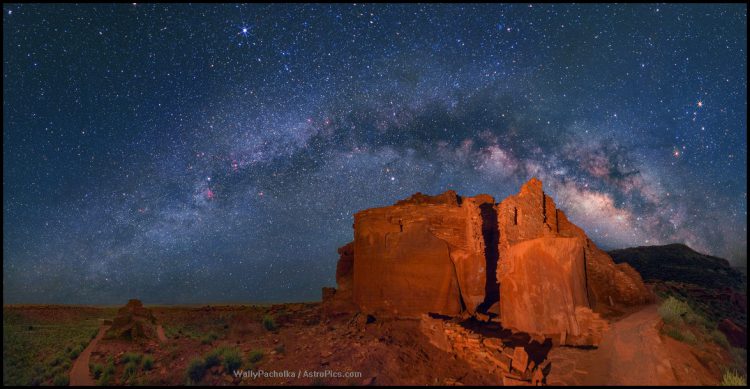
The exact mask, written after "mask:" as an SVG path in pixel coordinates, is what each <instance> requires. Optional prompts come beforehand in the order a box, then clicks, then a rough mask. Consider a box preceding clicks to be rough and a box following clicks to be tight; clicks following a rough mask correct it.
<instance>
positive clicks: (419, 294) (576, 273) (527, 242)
mask: <svg viewBox="0 0 750 389" xmlns="http://www.w3.org/2000/svg"><path fill="white" fill-rule="evenodd" d="M339 254H340V259H339V262H338V265H337V268H336V282H337V286H338V288H336V289H334V288H324V290H323V309H324V312H327V313H329V314H330V313H336V312H354V311H359V312H362V313H364V314H368V315H373V316H375V317H398V318H420V317H424V314H437V315H446V316H451V317H462V318H468V317H471V316H473V317H475V318H477V319H479V320H483V321H487V320H496V321H499V322H501V323H502V327H503V328H507V329H512V330H514V331H519V332H525V333H528V334H532V335H533V336H541V337H542V338H544V337H547V338H552V339H555V341H556V343H558V342H559V344H566V345H578V346H582V345H597V344H598V343H599V341H600V340H601V336H602V333H603V331H604V330H605V329H606V328H607V323H606V321H605V320H603V319H602V318H601V317H600V314H604V313H608V312H609V311H612V310H616V309H617V308H616V307H623V306H631V305H637V304H643V303H646V302H648V301H651V300H652V298H653V297H652V295H651V293H650V292H649V290H648V289H647V288H646V286H645V285H644V283H643V280H642V279H641V276H640V274H638V272H636V271H635V270H634V269H633V268H632V267H630V266H629V265H627V264H624V263H622V264H615V263H614V262H613V261H612V258H610V256H609V255H608V254H607V253H606V252H604V251H602V250H600V249H599V248H598V247H596V245H595V244H594V243H593V242H592V241H591V240H590V239H589V238H588V237H587V236H586V233H585V232H584V231H583V230H582V229H581V228H579V227H578V226H576V225H574V224H573V223H571V222H570V221H569V220H568V219H567V217H566V216H565V213H563V212H562V211H561V210H559V209H557V207H556V206H555V203H554V201H553V200H552V198H550V197H549V196H547V195H546V194H545V193H544V191H543V189H542V182H541V181H539V180H538V179H536V178H532V179H531V180H530V181H528V182H527V183H526V184H524V185H523V186H522V187H521V191H520V192H519V193H518V194H516V195H513V196H510V197H508V198H506V199H505V200H503V201H501V202H500V203H495V200H494V198H493V197H491V196H489V195H485V194H482V195H478V196H474V197H461V196H459V195H457V194H456V192H454V191H447V192H445V193H443V194H440V195H437V196H427V195H424V194H421V193H417V194H415V195H413V196H411V197H410V198H408V199H406V200H402V201H398V202H397V203H396V204H394V205H392V206H387V207H382V208H372V209H366V210H363V211H360V212H358V213H356V214H355V215H354V241H353V242H350V243H349V244H347V245H345V246H343V247H341V248H339Z"/></svg>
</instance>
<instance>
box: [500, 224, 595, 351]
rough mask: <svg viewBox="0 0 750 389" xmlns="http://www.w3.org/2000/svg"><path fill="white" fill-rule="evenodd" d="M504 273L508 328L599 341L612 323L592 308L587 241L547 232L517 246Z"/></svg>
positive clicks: (565, 339) (503, 315)
mask: <svg viewBox="0 0 750 389" xmlns="http://www.w3.org/2000/svg"><path fill="white" fill-rule="evenodd" d="M502 261H503V263H502V265H501V267H502V269H501V271H500V272H499V273H498V274H499V277H500V278H499V281H500V285H501V293H500V296H501V297H500V312H501V318H502V323H503V326H504V327H507V328H513V329H517V330H521V331H524V332H528V333H533V334H544V335H546V336H554V337H559V339H561V341H560V343H561V344H571V345H577V344H585V345H596V344H598V343H599V341H600V340H601V336H602V332H603V330H604V329H606V322H604V321H603V320H601V319H600V318H599V317H598V315H597V314H595V313H593V312H592V311H591V309H589V300H588V295H587V290H586V274H585V272H586V268H585V264H584V262H585V256H584V242H583V241H582V239H581V238H577V237H572V238H562V237H555V236H546V237H542V238H536V239H529V240H524V241H521V242H518V243H516V244H514V245H511V246H510V247H509V248H508V249H506V251H505V252H504V254H503V260H502Z"/></svg>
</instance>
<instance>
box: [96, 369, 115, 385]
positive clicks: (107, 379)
mask: <svg viewBox="0 0 750 389" xmlns="http://www.w3.org/2000/svg"><path fill="white" fill-rule="evenodd" d="M112 374H114V373H110V372H109V370H106V369H105V370H104V372H103V373H102V376H101V377H99V381H97V384H98V385H100V386H110V385H112Z"/></svg>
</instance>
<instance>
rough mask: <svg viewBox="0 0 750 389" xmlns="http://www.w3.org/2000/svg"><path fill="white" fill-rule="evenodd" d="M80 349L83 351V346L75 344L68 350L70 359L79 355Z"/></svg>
mask: <svg viewBox="0 0 750 389" xmlns="http://www.w3.org/2000/svg"><path fill="white" fill-rule="evenodd" d="M81 351H83V347H81V346H76V347H74V348H73V349H72V350H71V351H70V354H69V355H70V359H76V358H78V356H79V355H81Z"/></svg>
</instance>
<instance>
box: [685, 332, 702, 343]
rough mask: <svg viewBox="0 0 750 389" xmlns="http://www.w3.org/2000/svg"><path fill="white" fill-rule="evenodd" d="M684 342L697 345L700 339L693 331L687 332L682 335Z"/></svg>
mask: <svg viewBox="0 0 750 389" xmlns="http://www.w3.org/2000/svg"><path fill="white" fill-rule="evenodd" d="M682 341H683V342H685V343H689V344H696V343H697V342H698V339H697V338H696V337H695V334H693V333H692V332H691V331H685V332H683V333H682Z"/></svg>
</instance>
